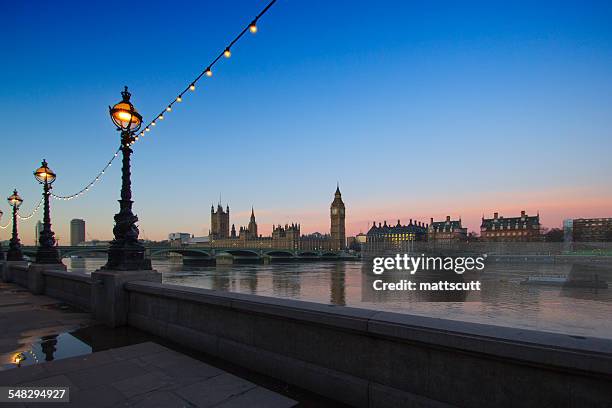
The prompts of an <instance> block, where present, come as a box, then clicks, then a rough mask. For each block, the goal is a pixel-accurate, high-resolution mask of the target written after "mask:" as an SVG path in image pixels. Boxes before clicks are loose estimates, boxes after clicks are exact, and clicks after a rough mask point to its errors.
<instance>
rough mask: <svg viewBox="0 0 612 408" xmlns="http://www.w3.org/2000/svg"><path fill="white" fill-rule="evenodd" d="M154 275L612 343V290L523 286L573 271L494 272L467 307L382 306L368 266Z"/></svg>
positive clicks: (187, 269)
mask: <svg viewBox="0 0 612 408" xmlns="http://www.w3.org/2000/svg"><path fill="white" fill-rule="evenodd" d="M65 262H66V264H67V265H68V268H69V270H75V271H81V272H87V271H88V272H91V271H93V270H95V269H97V268H99V267H100V266H101V265H103V264H104V262H105V260H104V259H100V258H98V259H95V258H92V259H89V258H88V259H68V260H65ZM153 267H154V268H155V269H157V270H158V271H160V272H162V273H163V276H164V278H163V279H164V282H165V283H170V284H175V285H185V286H193V287H199V288H206V289H214V290H222V291H231V292H240V293H251V294H257V295H262V296H273V297H283V298H291V299H300V300H308V301H314V302H319V303H327V304H334V305H342V306H355V307H362V308H368V309H377V310H387V311H394V312H400V313H411V314H419V315H425V316H433V317H440V318H447V319H456V320H462V321H470V322H478V323H488V324H495V325H502V326H513V327H521V328H529V329H538V330H546V331H554V332H560V333H567V334H572V335H580V336H595V337H605V338H611V339H612V319H610V316H611V315H612V289H588V288H571V289H568V288H560V287H554V286H526V285H520V284H519V282H520V281H521V280H522V279H524V278H525V277H527V276H529V275H533V274H550V273H555V274H567V273H568V270H569V269H568V268H569V266H566V265H557V266H555V265H534V264H510V265H508V264H507V265H494V266H493V267H487V268H486V270H485V273H484V274H483V275H482V276H481V277H480V278H481V280H482V291H480V292H478V293H473V292H472V293H470V294H469V295H468V297H467V298H466V299H465V301H462V302H454V301H450V302H449V301H445V302H433V301H427V300H428V299H426V298H425V299H424V298H423V297H422V296H421V297H420V298H418V299H416V298H415V297H406V296H402V297H401V298H399V297H398V296H397V294H393V293H388V292H385V293H383V294H377V296H376V298H375V299H372V298H371V297H369V296H362V274H361V272H362V271H361V269H362V264H361V262H333V261H332V262H314V263H285V264H270V265H232V266H183V264H182V263H181V262H172V261H169V260H154V261H153ZM604 278H606V277H604ZM607 280H608V281H609V282H610V281H611V280H612V279H610V278H608V279H607ZM364 299H368V300H367V301H366V300H364Z"/></svg>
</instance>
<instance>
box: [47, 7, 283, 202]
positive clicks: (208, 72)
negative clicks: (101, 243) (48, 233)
mask: <svg viewBox="0 0 612 408" xmlns="http://www.w3.org/2000/svg"><path fill="white" fill-rule="evenodd" d="M274 3H276V0H272V1H270V3H268V5H267V6H266V7H264V8H263V10H262V11H261V12H259V14H257V16H255V18H254V19H253V20H251V22H250V23H249V24H248V25H247V26H246V27H244V29H242V31H240V33H239V34H238V35H237V36H236V37H234V39H233V40H232V41H231V42H230V43H229V44H228V45H227V46H226V47H225V48H224V49H223V51H221V52H220V53H219V54H218V55H217V57H216V58H215V59H213V60H212V62H211V63H210V64H208V66H206V68H205V69H204V70H203V71H202V72H200V74H199V75H198V76H197V77H195V78H194V79H193V80H192V81H190V82H189V84H188V85H187V86H186V87H185V88H184V89H183V90H182V91H181V92H179V93H178V94H177V96H176V97H175V98H174V99H172V100H171V101H170V102H169V103H168V104H167V105H166V106H165V108H164V109H163V110H162V111H161V112H160V113H159V114H158V115H156V116H155V118H154V119H153V120H151V121H150V122H149V123H148V124H147V125H146V126H145V127H144V128H143V129H142V130H141V131H140V132H139V133H138V134H137V135H136V137H134V138H133V140H132V141H131V142H130V144H129V145H128V146H131V145H133V144H134V143H136V142H137V141H138V140H140V138H141V137H143V136H145V135H146V134H147V133H149V132H150V131H151V130H152V129H153V128H154V127H155V126H157V124H158V122H159V121H162V120H164V119H165V115H167V114H168V113H169V112H172V109H173V108H174V106H175V104H178V103H181V102H183V99H184V97H185V95H186V94H188V93H190V92H195V90H196V84H198V82H199V81H200V80H201V79H202V78H203V77H207V78H210V77H212V75H213V71H212V69H213V67H214V66H215V64H217V62H219V60H221V59H222V58H225V59H227V58H230V57H231V56H232V47H233V46H234V45H235V44H236V43H237V42H238V41H239V40H240V39H241V38H242V36H243V35H244V34H245V33H246V32H247V31H249V32H251V33H252V34H255V33H257V30H258V28H257V22H258V21H259V19H260V18H261V17H262V16H263V15H264V14H265V13H266V12H267V11H268V10H269V9H270V7H272V5H273V4H274ZM120 151H121V147H120V148H118V149H117V151H115V153H114V155H113V157H112V158H111V159H110V160H109V161H108V162H107V163H106V166H104V168H103V169H102V170H101V171H100V172H99V173H98V174H97V175H96V177H95V178H94V179H93V180H92V181H91V182H90V183H89V184H87V185H86V186H85V187H83V188H82V189H80V190H79V191H77V192H76V193H74V194H70V195H65V196H63V195H57V194H53V193H51V196H52V197H53V198H56V199H59V200H73V199H75V198H79V197H80V196H82V195H83V194H85V193H86V192H88V191H89V190H90V189H91V188H92V187H93V186H94V185H95V184H96V183H97V182H98V181H100V179H101V178H102V176H104V174H105V172H106V170H107V169H108V168H109V167H110V166H111V165H112V163H113V161H114V160H115V158H117V155H118V154H119V152H120Z"/></svg>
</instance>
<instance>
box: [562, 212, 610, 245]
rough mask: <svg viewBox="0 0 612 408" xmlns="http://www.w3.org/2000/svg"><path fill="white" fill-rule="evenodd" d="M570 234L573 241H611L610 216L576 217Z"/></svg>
mask: <svg viewBox="0 0 612 408" xmlns="http://www.w3.org/2000/svg"><path fill="white" fill-rule="evenodd" d="M572 235H573V240H574V242H603V241H612V218H576V219H574V220H572Z"/></svg>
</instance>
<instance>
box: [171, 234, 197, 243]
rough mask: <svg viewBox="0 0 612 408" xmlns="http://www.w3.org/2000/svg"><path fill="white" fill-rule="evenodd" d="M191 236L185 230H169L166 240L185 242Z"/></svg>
mask: <svg viewBox="0 0 612 408" xmlns="http://www.w3.org/2000/svg"><path fill="white" fill-rule="evenodd" d="M191 238H192V236H191V234H189V233H187V232H171V233H170V234H168V241H170V243H171V244H172V243H179V244H187V243H188V242H189V240H190V239H191Z"/></svg>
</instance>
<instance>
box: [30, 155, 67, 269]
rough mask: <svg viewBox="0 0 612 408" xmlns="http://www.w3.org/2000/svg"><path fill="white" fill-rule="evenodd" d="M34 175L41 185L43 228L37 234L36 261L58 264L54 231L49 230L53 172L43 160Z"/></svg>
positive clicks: (58, 258)
mask: <svg viewBox="0 0 612 408" xmlns="http://www.w3.org/2000/svg"><path fill="white" fill-rule="evenodd" d="M34 177H35V178H36V180H38V182H39V183H40V184H42V185H43V201H44V212H43V228H42V230H41V231H40V235H39V236H38V243H39V244H40V245H39V246H38V249H37V250H36V263H38V264H60V263H62V261H61V260H60V257H59V253H58V252H57V248H56V247H55V233H54V232H53V231H51V210H50V208H49V196H50V195H51V184H53V182H54V181H55V177H56V176H55V173H54V172H53V170H51V169H50V168H49V166H48V165H47V161H46V160H43V161H42V163H41V166H40V167H39V168H38V169H36V171H35V172H34Z"/></svg>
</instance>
